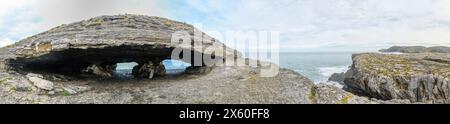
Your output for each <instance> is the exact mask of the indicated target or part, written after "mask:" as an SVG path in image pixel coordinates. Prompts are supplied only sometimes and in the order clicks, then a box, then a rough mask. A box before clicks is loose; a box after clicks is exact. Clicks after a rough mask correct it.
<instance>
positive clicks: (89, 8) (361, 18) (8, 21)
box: [0, 0, 450, 51]
mask: <svg viewBox="0 0 450 124" xmlns="http://www.w3.org/2000/svg"><path fill="white" fill-rule="evenodd" d="M125 13H129V14H145V15H154V16H163V17H168V18H171V19H175V20H178V21H183V22H188V23H192V24H202V27H203V29H204V30H206V32H208V31H229V30H232V31H280V32H281V41H280V46H281V50H282V51H373V50H376V49H379V48H384V47H388V46H391V45H425V46H432V45H446V46H450V0H126V1H124V0H8V1H7V0H2V1H0V46H4V45H7V44H11V43H13V42H15V41H18V40H20V39H23V38H25V37H27V36H31V35H33V34H36V33H39V32H42V31H45V30H48V29H49V28H51V27H55V26H57V25H60V24H68V23H71V22H74V21H79V20H82V19H88V18H91V17H95V16H99V15H114V14H125ZM219 39H221V38H220V37H219Z"/></svg>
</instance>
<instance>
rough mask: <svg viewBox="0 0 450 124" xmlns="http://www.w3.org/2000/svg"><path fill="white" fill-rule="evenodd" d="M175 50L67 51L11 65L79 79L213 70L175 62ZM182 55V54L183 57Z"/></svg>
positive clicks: (162, 75) (128, 47)
mask: <svg viewBox="0 0 450 124" xmlns="http://www.w3.org/2000/svg"><path fill="white" fill-rule="evenodd" d="M173 49H174V48H171V47H162V46H153V45H144V46H143V45H141V46H116V47H104V48H87V49H67V50H62V51H53V52H50V53H48V54H44V55H41V56H38V57H32V58H16V59H14V60H9V63H8V64H9V66H11V67H13V68H14V69H15V70H17V71H18V72H23V73H24V74H26V73H29V72H33V73H40V74H62V75H66V76H71V77H76V78H115V77H120V78H134V79H152V78H155V77H165V76H167V75H169V76H171V75H182V74H200V73H205V72H208V71H210V70H211V67H207V66H205V65H203V66H193V65H191V63H192V62H185V61H181V60H176V59H172V58H171V57H172V51H173ZM191 52H192V53H193V54H202V53H198V52H193V51H191ZM182 56H183V53H180V55H179V58H182ZM191 61H192V60H191Z"/></svg>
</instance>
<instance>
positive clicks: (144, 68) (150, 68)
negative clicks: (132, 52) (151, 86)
mask: <svg viewBox="0 0 450 124" xmlns="http://www.w3.org/2000/svg"><path fill="white" fill-rule="evenodd" d="M132 74H133V76H134V77H135V78H148V79H152V78H153V77H155V76H160V77H161V76H164V75H165V74H166V69H165V67H164V65H163V64H162V63H161V62H160V63H156V64H153V62H151V61H150V62H147V63H144V64H139V65H137V66H135V67H133V71H132Z"/></svg>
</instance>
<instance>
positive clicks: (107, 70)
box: [82, 64, 115, 77]
mask: <svg viewBox="0 0 450 124" xmlns="http://www.w3.org/2000/svg"><path fill="white" fill-rule="evenodd" d="M114 70H115V65H106V66H98V65H96V64H93V65H90V66H88V67H87V68H86V69H84V70H82V72H84V73H89V74H93V75H96V76H100V77H112V75H113V72H114Z"/></svg>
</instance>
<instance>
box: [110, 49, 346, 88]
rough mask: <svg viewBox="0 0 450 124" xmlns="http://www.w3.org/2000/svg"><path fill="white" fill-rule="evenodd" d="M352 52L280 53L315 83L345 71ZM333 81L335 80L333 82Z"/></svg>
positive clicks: (178, 67) (169, 63)
mask: <svg viewBox="0 0 450 124" xmlns="http://www.w3.org/2000/svg"><path fill="white" fill-rule="evenodd" d="M351 56H352V53H351V52H283V53H280V54H279V57H280V61H279V64H280V66H281V67H283V68H287V69H291V70H294V71H296V72H298V73H300V74H302V75H304V76H306V77H308V78H309V79H311V80H312V81H313V82H315V83H330V82H327V80H328V78H329V77H330V76H331V75H332V74H333V73H341V72H345V71H347V70H348V69H349V66H350V65H351V64H352V59H351ZM163 64H164V65H165V67H166V70H167V71H168V72H169V73H177V72H179V71H180V72H182V71H184V69H186V68H187V67H189V66H190V64H188V63H184V62H182V61H178V60H165V61H163ZM136 65H137V63H122V64H118V66H117V69H116V70H119V71H121V72H122V73H125V74H126V75H130V73H131V69H132V68H133V67H134V66H136ZM331 83H333V82H331Z"/></svg>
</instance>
